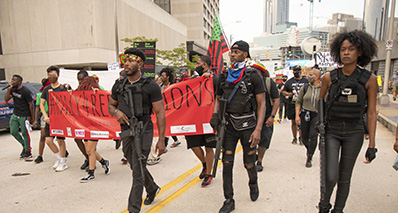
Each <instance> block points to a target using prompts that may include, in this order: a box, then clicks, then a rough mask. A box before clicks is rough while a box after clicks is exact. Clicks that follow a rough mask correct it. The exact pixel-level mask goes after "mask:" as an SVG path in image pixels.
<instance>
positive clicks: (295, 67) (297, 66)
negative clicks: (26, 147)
mask: <svg viewBox="0 0 400 213" xmlns="http://www.w3.org/2000/svg"><path fill="white" fill-rule="evenodd" d="M292 70H301V67H300V66H299V65H295V66H294V67H292Z"/></svg>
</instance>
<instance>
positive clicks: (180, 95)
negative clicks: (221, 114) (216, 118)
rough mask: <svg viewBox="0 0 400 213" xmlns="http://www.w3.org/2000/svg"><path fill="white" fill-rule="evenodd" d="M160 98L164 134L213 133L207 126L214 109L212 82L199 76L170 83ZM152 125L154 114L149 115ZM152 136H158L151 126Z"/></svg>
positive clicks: (155, 128)
mask: <svg viewBox="0 0 400 213" xmlns="http://www.w3.org/2000/svg"><path fill="white" fill-rule="evenodd" d="M162 94H163V97H164V109H165V119H166V123H167V127H166V129H165V135H166V136H170V135H199V134H210V133H213V132H214V131H213V129H212V127H211V125H210V123H209V122H210V119H211V115H212V113H213V107H214V89H213V79H212V78H205V77H199V78H194V79H190V80H187V81H182V82H179V83H176V84H172V85H171V86H169V87H168V88H166V89H164V90H163V91H162ZM152 120H153V123H154V124H156V119H155V115H153V116H152ZM154 136H158V129H157V125H154Z"/></svg>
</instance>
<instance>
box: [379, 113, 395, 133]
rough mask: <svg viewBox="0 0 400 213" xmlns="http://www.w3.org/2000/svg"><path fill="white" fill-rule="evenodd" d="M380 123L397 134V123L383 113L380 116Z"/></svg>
mask: <svg viewBox="0 0 400 213" xmlns="http://www.w3.org/2000/svg"><path fill="white" fill-rule="evenodd" d="M378 121H379V122H380V123H381V124H383V125H384V126H386V127H387V128H388V129H389V130H390V131H391V132H392V133H393V134H396V130H397V123H396V122H394V121H392V120H391V119H390V118H388V117H386V116H385V115H383V114H382V113H379V114H378Z"/></svg>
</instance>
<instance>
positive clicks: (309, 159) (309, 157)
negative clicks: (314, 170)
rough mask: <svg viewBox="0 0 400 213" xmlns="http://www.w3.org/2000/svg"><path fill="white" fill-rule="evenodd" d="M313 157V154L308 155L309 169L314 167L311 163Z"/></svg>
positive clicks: (307, 163)
mask: <svg viewBox="0 0 400 213" xmlns="http://www.w3.org/2000/svg"><path fill="white" fill-rule="evenodd" d="M312 157H313V156H312V155H311V154H307V162H306V167H307V168H310V167H312V163H311V160H312Z"/></svg>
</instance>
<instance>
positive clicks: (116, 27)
mask: <svg viewBox="0 0 400 213" xmlns="http://www.w3.org/2000/svg"><path fill="white" fill-rule="evenodd" d="M117 1H118V0H114V24H115V53H116V58H115V60H116V61H115V62H117V63H119V39H118V8H117Z"/></svg>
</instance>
